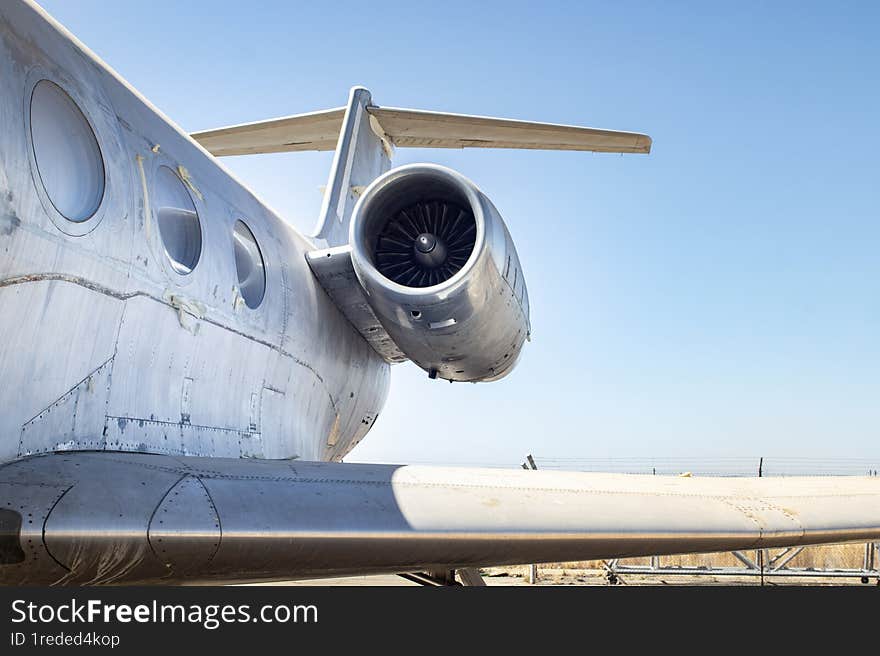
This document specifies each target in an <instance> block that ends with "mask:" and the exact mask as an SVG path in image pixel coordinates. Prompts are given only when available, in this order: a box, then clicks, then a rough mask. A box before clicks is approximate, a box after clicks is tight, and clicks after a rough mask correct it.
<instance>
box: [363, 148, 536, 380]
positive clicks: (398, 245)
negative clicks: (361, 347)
mask: <svg viewBox="0 0 880 656" xmlns="http://www.w3.org/2000/svg"><path fill="white" fill-rule="evenodd" d="M350 245H351V259H352V264H353V267H354V270H355V273H356V275H357V277H358V279H359V280H360V283H361V285H362V286H363V288H364V290H365V292H366V295H367V299H368V301H369V303H370V306H371V307H372V309H373V312H374V313H375V314H376V316H377V318H378V319H379V321H380V322H381V324H382V326H383V327H384V328H385V330H386V331H387V332H388V335H389V336H390V337H391V339H393V340H394V342H395V343H396V344H397V346H398V348H400V350H401V351H402V352H403V353H404V354H405V355H406V356H407V357H408V358H410V359H411V360H412V361H413V362H415V363H416V364H418V365H419V366H420V367H421V368H423V369H425V370H426V371H428V372H429V375H430V376H431V377H432V378H433V377H437V376H439V377H440V378H445V379H447V380H455V381H472V382H476V381H488V380H497V379H499V378H501V377H503V376H505V375H506V374H507V373H509V372H510V371H511V370H512V369H513V366H514V364H515V363H516V361H517V358H518V357H519V353H520V350H521V349H522V346H523V344H524V343H525V341H526V339H527V338H528V337H529V331H530V326H529V297H528V292H527V291H526V284H525V279H524V278H523V273H522V269H521V267H520V263H519V257H518V256H517V254H516V248H515V247H514V245H513V240H512V239H511V238H510V233H509V232H508V230H507V227H506V226H505V225H504V221H503V220H502V218H501V215H500V214H499V213H498V210H496V209H495V206H494V205H493V204H492V202H491V201H490V200H489V199H488V198H487V197H486V196H485V195H484V194H483V193H482V192H481V191H480V190H479V189H477V187H476V186H475V185H474V184H473V183H472V182H471V181H470V180H468V179H467V178H465V177H464V176H462V175H461V174H459V173H457V172H455V171H453V170H451V169H448V168H446V167H443V166H437V165H433V164H412V165H407V166H401V167H399V168H396V169H393V170H391V171H389V172H388V173H386V174H385V175H383V176H382V177H380V178H378V179H377V180H375V181H374V182H373V183H372V184H371V185H370V186H369V187H368V188H367V189H366V190H365V191H364V193H363V194H362V195H361V197H360V200H359V201H358V203H357V205H356V207H355V209H354V213H353V216H352V222H351V233H350Z"/></svg>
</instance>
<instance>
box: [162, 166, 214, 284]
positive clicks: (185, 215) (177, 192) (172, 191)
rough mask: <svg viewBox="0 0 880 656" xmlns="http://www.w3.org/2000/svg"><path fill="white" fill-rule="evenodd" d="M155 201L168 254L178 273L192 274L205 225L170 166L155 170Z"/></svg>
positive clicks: (200, 250) (199, 250)
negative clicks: (201, 223)
mask: <svg viewBox="0 0 880 656" xmlns="http://www.w3.org/2000/svg"><path fill="white" fill-rule="evenodd" d="M153 202H154V204H155V207H156V217H157V220H158V222H159V235H160V236H161V238H162V246H164V248H165V254H166V255H167V256H168V259H169V260H170V261H171V266H172V267H174V270H175V271H177V273H180V274H182V275H186V274H188V273H191V272H192V270H193V269H194V268H195V267H196V264H197V263H198V261H199V256H201V254H202V227H201V225H200V224H199V215H198V213H197V212H196V206H195V205H194V204H193V201H192V197H191V196H190V195H189V191H187V189H186V186H185V185H184V184H183V181H182V180H181V179H180V178H179V177H178V176H177V174H176V173H175V172H174V171H172V170H171V169H170V168H168V167H167V166H160V167H159V170H158V172H157V173H156V189H155V192H154V197H153Z"/></svg>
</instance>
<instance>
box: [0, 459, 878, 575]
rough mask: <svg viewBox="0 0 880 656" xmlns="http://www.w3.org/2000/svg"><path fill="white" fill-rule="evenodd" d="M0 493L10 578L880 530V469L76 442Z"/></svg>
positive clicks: (431, 563) (7, 475)
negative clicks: (590, 462)
mask: <svg viewBox="0 0 880 656" xmlns="http://www.w3.org/2000/svg"><path fill="white" fill-rule="evenodd" d="M0 494H2V497H0V500H2V501H3V503H4V505H5V506H6V507H7V508H8V509H14V510H15V511H16V512H18V513H19V514H20V515H21V516H22V518H24V520H25V524H24V525H23V528H22V532H21V536H20V544H21V547H22V549H23V550H24V551H25V552H27V553H29V554H30V555H29V557H28V560H27V561H25V562H18V563H16V562H12V563H7V564H0V582H2V583H21V582H25V581H29V582H39V583H121V582H150V581H160V582H161V581H165V582H180V581H211V580H217V581H220V580H223V581H238V580H257V579H263V580H272V579H276V580H277V579H287V578H313V577H322V576H332V575H339V574H344V573H381V572H407V571H429V570H441V569H461V568H463V567H479V566H485V565H493V564H495V565H498V564H515V563H523V562H547V561H567V560H587V559H592V558H599V557H606V558H607V557H613V558H623V557H629V556H639V555H650V554H670V553H687V552H704V551H725V550H732V549H764V548H769V547H775V546H793V545H804V544H814V543H821V542H841V541H854V540H859V541H868V540H876V539H877V538H878V537H880V479H877V478H876V477H864V478H858V477H829V478H818V477H809V478H785V479H773V478H762V479H743V478H696V477H693V478H680V477H665V476H641V475H625V474H588V473H573V472H542V471H522V470H498V469H494V470H493V469H482V470H481V469H459V468H442V467H419V466H402V467H400V466H393V465H350V464H341V463H314V462H291V461H266V460H249V459H236V458H232V459H223V458H195V457H180V456H178V457H171V456H159V455H148V454H119V453H107V452H103V453H101V452H94V453H82V452H80V453H62V454H48V455H43V456H34V457H31V458H26V459H22V460H19V461H16V462H13V463H8V464H6V465H4V466H3V467H0ZM27 522H33V523H27ZM160 539H161V542H160V541H159V540H160Z"/></svg>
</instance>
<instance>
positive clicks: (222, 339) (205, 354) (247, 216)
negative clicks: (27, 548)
mask: <svg viewBox="0 0 880 656" xmlns="http://www.w3.org/2000/svg"><path fill="white" fill-rule="evenodd" d="M0 34H2V38H0V143H2V148H0V247H2V254H3V256H2V258H0V307H2V309H3V312H2V315H0V321H2V322H3V325H2V328H0V332H2V334H3V335H4V339H3V342H2V344H0V377H2V380H3V381H4V383H3V385H2V386H0V407H2V408H3V412H2V413H0V436H2V437H0V462H6V461H10V460H14V459H16V458H18V457H21V456H25V455H28V454H36V453H45V452H50V451H58V450H92V449H94V450H114V451H131V452H148V453H161V454H170V455H197V456H219V457H254V458H301V459H307V460H334V459H340V458H341V457H342V456H343V455H344V454H345V453H347V452H348V451H349V450H350V449H351V448H352V447H353V446H354V444H356V443H357V442H358V441H359V440H360V439H361V438H362V437H363V436H364V435H365V434H366V432H367V431H368V430H369V428H370V427H371V426H372V424H373V422H374V421H375V419H376V416H377V415H378V412H379V411H380V409H381V408H382V405H383V403H384V401H385V397H386V395H387V391H388V380H389V366H388V365H387V364H386V363H385V362H384V361H383V360H382V359H381V358H380V357H379V356H378V355H377V354H376V353H375V352H374V351H373V349H372V348H371V347H370V346H369V345H368V344H367V343H366V342H365V341H364V339H363V338H362V337H361V335H360V334H358V333H357V332H356V331H355V330H354V329H353V328H352V326H351V325H350V324H349V323H348V321H347V320H346V319H345V318H344V317H343V316H342V314H341V313H340V312H339V310H338V309H337V308H336V306H335V305H334V304H333V303H332V302H331V300H330V299H329V297H328V296H327V295H326V293H325V292H324V290H323V289H322V288H321V287H320V286H319V285H318V284H317V282H316V280H315V278H314V277H313V275H312V272H311V270H310V269H309V267H308V265H307V264H306V261H305V257H304V256H305V253H306V252H307V251H309V250H312V249H313V248H314V245H313V244H311V243H310V242H309V240H308V239H307V238H305V237H304V236H302V235H301V234H299V233H298V232H297V231H296V230H294V229H293V228H292V227H291V226H290V225H288V224H287V223H285V222H284V221H283V220H281V219H280V218H279V217H278V216H277V215H276V214H274V213H273V212H272V211H271V210H269V209H268V208H267V207H266V206H264V205H263V204H262V203H260V201H259V200H257V199H256V198H255V196H254V195H253V194H252V193H251V192H250V191H248V190H247V189H246V188H245V187H244V186H243V185H242V184H241V183H239V182H238V181H237V180H235V179H234V178H233V177H232V176H231V175H230V174H229V173H228V172H226V171H225V170H224V169H223V168H222V167H221V166H220V165H219V164H218V163H217V161H216V160H215V159H214V158H213V157H211V156H210V155H209V154H207V153H206V152H205V151H204V150H203V149H202V148H200V147H199V146H198V145H197V144H196V143H195V142H193V141H192V140H191V139H190V138H189V137H188V136H187V135H185V134H184V133H183V132H182V131H181V130H180V129H179V128H177V127H176V126H174V125H173V124H172V123H171V122H170V121H168V120H167V119H166V118H165V117H164V116H162V114H161V113H159V112H158V111H157V110H156V109H155V108H154V107H152V106H151V105H150V104H149V103H148V102H147V101H146V100H145V99H143V98H142V97H141V96H140V95H138V94H137V93H136V92H135V91H134V90H133V89H132V88H131V87H130V86H129V85H128V84H126V83H125V82H124V80H122V79H121V78H120V77H118V76H117V75H116V74H115V73H113V72H112V71H110V70H109V69H107V68H106V67H105V66H104V64H102V63H101V62H100V61H99V60H98V59H97V58H96V57H94V56H93V55H92V54H91V53H90V52H89V51H88V50H87V49H85V48H84V47H83V46H82V45H81V44H79V43H78V42H77V41H76V40H75V39H73V37H72V36H70V35H69V34H68V33H66V31H64V30H63V28H60V27H59V26H58V25H57V24H56V23H54V22H53V21H51V20H50V19H48V18H47V16H46V15H45V14H43V13H42V12H41V10H39V9H37V8H35V7H32V6H30V5H28V4H26V3H9V4H8V5H5V6H4V9H3V12H2V13H0ZM65 97H66V98H67V100H65ZM68 100H69V101H70V102H72V103H73V105H74V106H75V108H77V109H78V110H79V111H80V112H81V113H82V117H84V119H85V121H87V123H88V126H89V128H90V129H91V131H92V132H93V134H94V137H95V141H96V143H97V146H98V149H99V155H98V158H99V160H98V161H100V169H96V170H98V171H99V173H100V176H101V177H102V178H103V179H102V180H98V181H97V182H96V180H95V178H94V175H93V173H94V172H90V171H88V170H86V169H87V168H88V167H85V166H69V167H64V166H63V164H64V162H65V161H66V160H65V152H64V149H65V146H64V145H63V144H58V143H56V141H53V140H57V139H58V138H59V135H57V134H53V133H52V128H51V126H61V127H59V128H57V129H58V130H63V129H65V125H66V123H65V122H64V120H57V118H56V115H58V114H60V115H63V114H64V112H67V115H68V119H69V120H70V121H74V123H73V125H74V126H75V118H74V119H70V118H69V115H71V112H70V111H69V110H70V102H68ZM62 118H63V116H62ZM47 121H48V123H47ZM47 124H48V125H50V128H46V127H45V126H46V125H47ZM56 131H57V130H56ZM74 137H75V138H74V139H73V141H74V142H76V139H80V141H81V140H82V138H86V137H87V135H86V137H83V136H82V135H74ZM86 140H87V139H86ZM53 149H56V150H58V152H57V154H56V152H55V150H53ZM92 156H93V157H94V153H92ZM90 175H91V177H89V176H90ZM169 175H171V176H173V177H169ZM175 178H176V183H175ZM99 183H100V184H99ZM181 190H183V192H184V193H185V194H186V196H188V197H189V199H190V200H191V202H192V209H194V211H195V214H196V215H197V225H198V232H199V233H200V234H199V235H198V238H197V242H198V243H197V244H196V250H197V251H198V252H197V253H196V252H195V250H194V248H193V245H192V244H191V243H190V244H183V245H182V246H181V244H179V243H175V239H177V240H178V241H180V240H184V241H185V237H186V235H185V230H184V229H183V228H179V229H178V228H177V227H175V225H174V224H168V225H166V224H164V223H162V222H161V221H162V219H163V218H167V217H165V215H163V214H162V213H163V212H165V211H166V209H167V206H168V205H169V202H170V201H169V200H168V199H169V194H170V198H171V199H172V201H173V200H174V199H175V198H178V199H179V198H182V199H183V201H182V202H183V203H184V204H186V203H185V197H182V196H181V195H180V192H181ZM90 194H91V196H90ZM175 194H176V195H175ZM92 196H94V198H91V197H92ZM92 200H93V201H94V203H93V204H94V206H95V207H94V208H92V207H91V206H90V205H89V203H90V202H91V201H92ZM170 205H172V206H173V205H174V203H173V202H170ZM70 208H73V210H71V209H70ZM83 208H84V209H83ZM78 209H83V211H82V212H79V213H77V211H78ZM172 209H173V208H172ZM177 209H180V208H177ZM184 209H185V208H184ZM89 212H91V213H89ZM181 216H183V218H187V217H188V218H189V220H190V225H191V226H192V225H195V224H192V216H191V213H190V214H189V215H187V214H186V212H184V213H183V214H182V215H181ZM178 218H180V216H178ZM239 221H241V222H243V223H244V224H245V225H246V226H247V228H248V229H249V231H250V233H251V234H252V235H253V238H254V239H255V242H256V245H257V246H258V252H257V254H256V255H255V256H254V257H256V258H257V259H259V258H261V259H262V261H263V262H264V267H265V293H264V295H263V296H262V299H261V300H260V302H259V303H258V304H257V306H256V307H255V308H252V307H250V305H251V304H252V302H251V301H250V300H249V302H245V299H244V298H243V297H242V289H241V285H240V284H239V279H240V277H241V271H240V270H239V269H238V268H237V265H236V254H235V247H234V243H233V242H234V238H235V236H234V231H235V227H236V225H237V222H239ZM169 226H170V227H169ZM176 230H177V231H178V232H177V233H176V232H175V231H176ZM181 231H183V232H181ZM179 248H182V250H181V251H178V250H175V249H179ZM251 255H253V253H251ZM182 260H185V261H183V262H181V261H182ZM193 260H194V263H193ZM188 264H192V266H191V267H189V266H188ZM245 264H248V263H245ZM250 264H251V265H253V264H255V263H254V262H251V263H250ZM190 268H191V271H190V270H189V269H190Z"/></svg>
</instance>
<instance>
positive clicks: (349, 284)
mask: <svg viewBox="0 0 880 656" xmlns="http://www.w3.org/2000/svg"><path fill="white" fill-rule="evenodd" d="M306 259H307V261H308V263H309V266H310V267H311V268H312V272H314V274H315V278H317V279H318V282H319V283H321V286H322V287H323V288H324V291H326V292H327V294H328V295H329V296H330V298H332V299H333V302H334V303H336V306H337V307H338V308H339V309H340V310H342V313H343V314H344V315H345V317H346V318H347V319H348V320H349V321H350V322H351V324H352V325H353V326H354V327H355V328H356V329H357V331H358V332H359V333H360V334H361V335H362V336H363V338H364V339H365V340H367V342H368V343H369V344H370V346H372V347H373V349H374V350H375V351H376V353H378V354H379V355H380V356H382V359H383V360H385V362H388V363H390V364H394V363H398V362H404V361H405V360H406V359H407V358H406V355H404V354H403V352H402V351H401V350H400V349H399V348H398V347H397V344H395V343H394V340H393V339H391V337H390V336H389V335H388V332H387V331H386V330H385V328H384V327H383V326H382V324H381V323H379V320H378V319H377V318H376V314H375V313H374V312H373V310H372V308H371V307H370V303H369V301H368V300H367V297H366V296H365V295H364V288H363V287H361V283H360V281H359V280H358V278H357V276H356V275H355V273H354V269H353V268H352V265H351V247H350V246H334V247H332V248H325V249H322V250H318V251H310V252H309V253H307V254H306Z"/></svg>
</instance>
